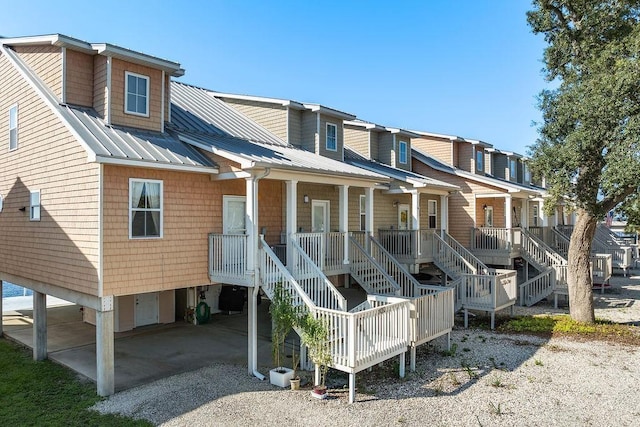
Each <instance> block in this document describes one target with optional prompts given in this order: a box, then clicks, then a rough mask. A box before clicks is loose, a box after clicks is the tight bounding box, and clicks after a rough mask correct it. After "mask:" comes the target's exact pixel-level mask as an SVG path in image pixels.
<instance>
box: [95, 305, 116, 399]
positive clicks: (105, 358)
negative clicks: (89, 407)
mask: <svg viewBox="0 0 640 427" xmlns="http://www.w3.org/2000/svg"><path fill="white" fill-rule="evenodd" d="M100 300H101V305H102V307H101V308H100V309H99V310H96V379H97V386H98V394H99V395H100V396H110V395H112V394H113V393H114V392H115V361H114V349H113V347H114V342H113V341H114V337H113V296H108V297H102V298H100Z"/></svg>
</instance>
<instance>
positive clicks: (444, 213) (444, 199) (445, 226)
mask: <svg viewBox="0 0 640 427" xmlns="http://www.w3.org/2000/svg"><path fill="white" fill-rule="evenodd" d="M447 230H449V196H445V195H442V196H440V237H441V238H443V239H444V234H445V233H446V232H447Z"/></svg>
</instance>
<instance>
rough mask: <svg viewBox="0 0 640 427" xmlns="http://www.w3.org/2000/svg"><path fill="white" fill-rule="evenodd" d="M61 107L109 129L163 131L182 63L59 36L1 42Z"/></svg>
mask: <svg viewBox="0 0 640 427" xmlns="http://www.w3.org/2000/svg"><path fill="white" fill-rule="evenodd" d="M0 42H1V43H2V44H3V45H5V46H8V47H10V48H11V49H13V50H14V51H15V52H16V54H17V55H18V56H19V57H20V59H21V60H22V61H23V62H24V63H25V64H26V65H27V66H28V67H29V68H30V69H31V71H32V72H33V73H34V74H35V75H36V76H37V77H39V78H40V80H41V81H42V82H43V83H44V84H45V86H46V87H47V88H48V89H49V90H50V91H51V93H52V94H53V95H54V96H55V97H56V98H57V99H58V102H60V103H61V104H72V105H79V106H83V107H89V108H93V109H95V110H96V112H97V113H98V115H99V116H100V117H101V118H103V119H104V121H105V123H106V124H108V125H112V124H113V125H120V126H128V127H135V128H141V129H149V130H154V131H160V132H162V131H163V130H164V123H165V122H167V121H169V120H170V118H169V111H170V110H169V88H170V86H169V82H170V78H171V77H172V76H174V77H177V76H181V75H183V74H184V71H183V70H182V69H181V68H180V64H177V63H175V62H171V61H167V60H164V59H160V58H156V57H153V56H149V55H146V54H143V53H139V52H134V51H131V50H128V49H124V48H121V47H118V46H114V45H110V44H95V43H94V44H92V43H87V42H84V41H81V40H77V39H74V38H71V37H67V36H64V35H61V34H53V35H47V36H35V37H20V38H12V39H2V40H1V41H0Z"/></svg>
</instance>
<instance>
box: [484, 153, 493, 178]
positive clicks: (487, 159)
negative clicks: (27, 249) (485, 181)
mask: <svg viewBox="0 0 640 427" xmlns="http://www.w3.org/2000/svg"><path fill="white" fill-rule="evenodd" d="M492 159H493V156H492V155H491V153H489V152H488V151H485V152H484V172H485V173H487V174H489V175H493V165H492Z"/></svg>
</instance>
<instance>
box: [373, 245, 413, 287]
mask: <svg viewBox="0 0 640 427" xmlns="http://www.w3.org/2000/svg"><path fill="white" fill-rule="evenodd" d="M369 251H370V252H369V253H370V255H371V256H372V257H373V259H375V260H376V261H378V264H379V265H381V266H382V268H384V269H385V271H386V272H387V273H388V274H389V275H390V276H391V277H393V279H394V280H395V282H396V283H397V284H398V285H399V286H400V289H401V295H402V296H405V297H412V296H414V295H415V289H416V286H420V282H418V281H417V280H416V279H415V277H413V276H412V275H411V273H409V272H408V271H407V269H406V268H405V267H404V266H403V265H402V264H400V263H399V262H398V261H397V260H396V259H395V258H394V257H393V256H392V255H391V254H390V253H389V252H388V251H387V250H386V249H385V248H384V247H382V245H381V244H380V242H378V241H377V240H376V239H374V238H373V237H372V236H369Z"/></svg>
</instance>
